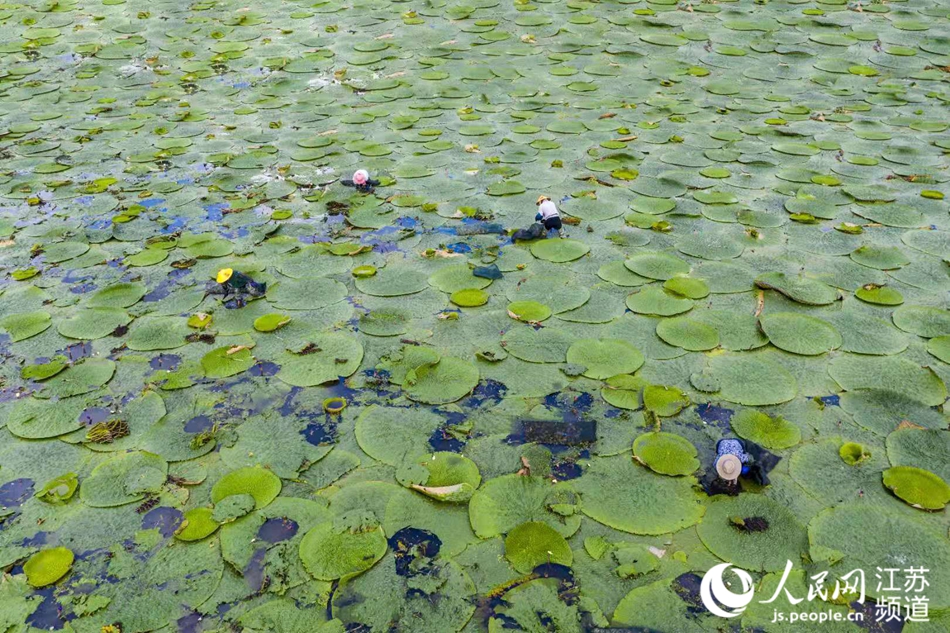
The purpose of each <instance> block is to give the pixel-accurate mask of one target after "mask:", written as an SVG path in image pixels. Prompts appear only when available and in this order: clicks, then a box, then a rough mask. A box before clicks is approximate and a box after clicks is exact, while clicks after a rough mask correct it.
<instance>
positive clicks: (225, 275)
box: [215, 268, 234, 284]
mask: <svg viewBox="0 0 950 633" xmlns="http://www.w3.org/2000/svg"><path fill="white" fill-rule="evenodd" d="M233 274H234V270H232V269H231V268H222V269H221V270H219V271H218V276H217V277H216V278H215V279H217V281H218V283H219V284H223V283H224V282H226V281H227V280H228V279H230V278H231V275H233Z"/></svg>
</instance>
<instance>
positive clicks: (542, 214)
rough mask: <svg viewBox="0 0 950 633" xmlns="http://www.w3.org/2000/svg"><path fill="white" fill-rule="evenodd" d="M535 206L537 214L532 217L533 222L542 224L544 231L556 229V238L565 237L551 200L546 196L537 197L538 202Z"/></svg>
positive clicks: (559, 215) (559, 217)
mask: <svg viewBox="0 0 950 633" xmlns="http://www.w3.org/2000/svg"><path fill="white" fill-rule="evenodd" d="M535 204H537V205H538V213H537V215H535V216H534V219H535V221H536V222H540V223H541V224H543V225H544V228H545V230H547V231H549V232H550V231H551V229H557V236H558V237H565V235H564V229H563V228H562V225H561V214H560V213H558V210H557V207H556V206H554V203H553V202H551V199H550V198H548V197H547V196H538V201H537V202H536V203H535Z"/></svg>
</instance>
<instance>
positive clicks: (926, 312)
mask: <svg viewBox="0 0 950 633" xmlns="http://www.w3.org/2000/svg"><path fill="white" fill-rule="evenodd" d="M891 318H892V319H893V320H894V325H896V326H897V327H899V328H900V329H902V330H903V331H905V332H909V333H911V334H916V335H917V336H922V337H924V338H933V337H936V336H946V335H948V334H950V310H944V309H942V308H933V307H929V306H901V307H900V308H897V309H896V310H894V314H893V315H892V317H891Z"/></svg>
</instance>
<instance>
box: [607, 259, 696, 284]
mask: <svg viewBox="0 0 950 633" xmlns="http://www.w3.org/2000/svg"><path fill="white" fill-rule="evenodd" d="M623 265H624V266H626V267H627V268H628V269H629V270H630V271H631V272H634V273H636V274H637V275H640V276H642V277H648V278H649V279H659V280H661V281H666V280H667V279H672V278H673V277H676V276H677V275H685V274H687V273H689V268H690V267H689V264H688V263H686V262H685V261H683V260H682V259H680V258H679V257H676V256H675V255H670V254H669V253H662V252H654V253H639V254H637V255H634V256H633V257H631V258H630V259H627V260H626V261H624V263H623Z"/></svg>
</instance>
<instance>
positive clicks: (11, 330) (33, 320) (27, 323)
mask: <svg viewBox="0 0 950 633" xmlns="http://www.w3.org/2000/svg"><path fill="white" fill-rule="evenodd" d="M52 324H53V321H52V318H51V317H50V314H49V312H44V311H43V310H37V311H36V312H21V313H18V314H11V315H8V316H5V317H3V319H0V328H2V329H3V331H4V332H6V333H7V334H8V335H9V336H10V340H11V341H12V342H14V343H16V342H17V341H22V340H24V339H28V338H30V337H31V336H36V335H37V334H39V333H40V332H45V331H46V329H47V328H49V326H51V325H52Z"/></svg>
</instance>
